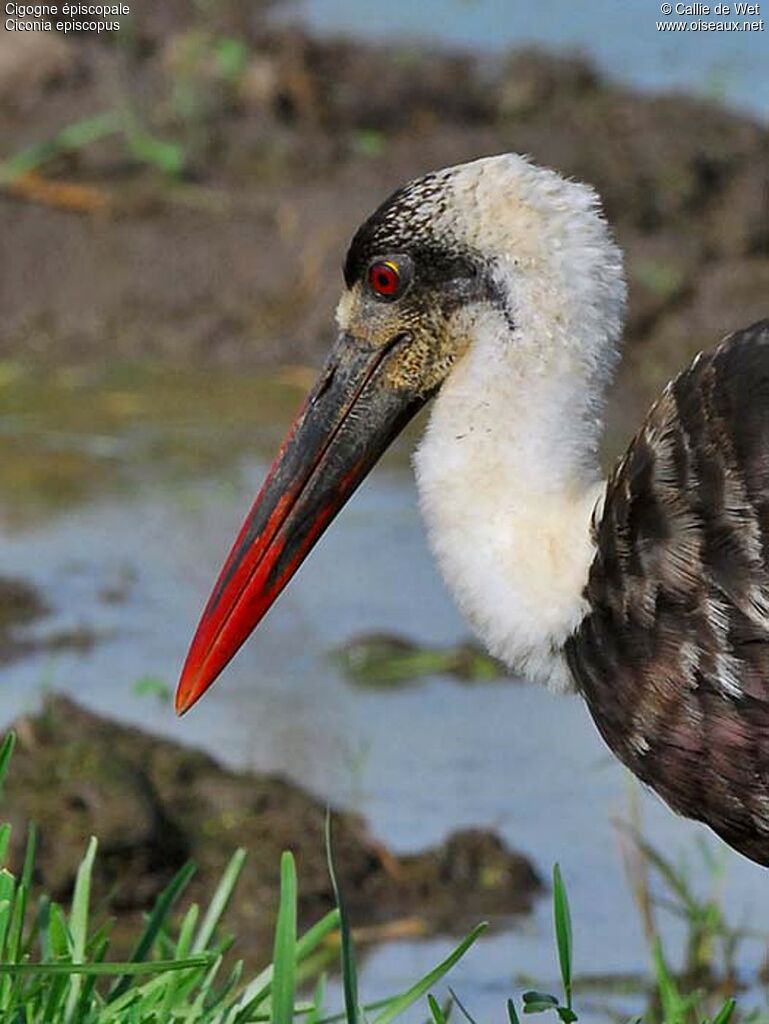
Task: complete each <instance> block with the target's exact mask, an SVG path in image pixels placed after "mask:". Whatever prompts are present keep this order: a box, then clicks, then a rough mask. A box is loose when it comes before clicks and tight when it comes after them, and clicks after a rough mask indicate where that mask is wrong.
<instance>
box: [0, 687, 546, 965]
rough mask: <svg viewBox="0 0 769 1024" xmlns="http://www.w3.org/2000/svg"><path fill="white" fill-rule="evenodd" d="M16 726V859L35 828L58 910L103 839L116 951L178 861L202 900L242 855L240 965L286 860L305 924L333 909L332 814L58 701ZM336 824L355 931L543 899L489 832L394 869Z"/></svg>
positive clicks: (429, 925)
mask: <svg viewBox="0 0 769 1024" xmlns="http://www.w3.org/2000/svg"><path fill="white" fill-rule="evenodd" d="M15 728H16V730H17V733H18V739H19V743H18V746H17V749H16V752H15V754H14V758H13V763H12V766H11V770H10V773H9V777H8V781H7V784H6V791H5V792H4V795H3V815H2V816H3V820H8V821H10V822H11V823H12V825H13V834H14V842H15V845H14V850H13V855H14V857H15V859H16V862H17V863H18V862H19V860H20V858H21V857H22V855H23V841H24V836H25V831H26V823H27V821H28V820H30V819H32V820H34V821H35V822H36V823H37V824H38V826H39V845H38V857H37V881H38V882H39V883H41V884H42V885H43V886H44V887H45V888H46V889H47V890H48V891H49V893H50V894H51V895H52V896H53V898H54V899H60V900H67V898H68V897H69V896H70V895H71V892H72V888H73V884H74V879H75V872H76V870H77V865H78V863H79V861H80V859H81V857H82V854H83V851H84V849H85V845H86V843H87V841H88V837H89V836H90V835H96V836H98V837H99V856H98V860H97V866H96V869H95V875H94V890H93V892H94V900H95V901H96V906H97V908H99V909H100V910H101V911H105V910H107V911H109V912H110V913H115V914H118V915H119V919H120V927H119V929H118V931H117V933H116V939H117V942H118V945H120V942H121V936H122V935H123V934H125V930H126V929H127V928H128V927H129V926H130V925H131V924H132V923H133V922H134V919H135V918H137V917H138V915H139V914H140V912H141V911H143V910H146V909H147V908H148V907H149V906H150V905H151V904H152V901H153V900H154V898H155V897H156V896H157V895H158V893H159V892H160V891H161V889H162V888H163V886H164V885H165V884H166V883H167V882H168V881H169V880H170V878H171V877H172V875H173V874H174V872H175V871H177V870H178V869H179V868H180V867H181V866H182V865H183V864H184V863H185V862H186V861H187V860H188V859H190V858H191V859H192V860H194V862H195V863H196V865H197V874H196V876H195V879H194V881H193V883H192V885H191V887H190V890H189V891H188V896H189V898H190V899H196V900H202V901H205V900H206V899H207V898H210V896H211V895H212V893H213V891H214V889H215V887H216V883H217V881H218V878H219V877H220V875H221V873H222V871H223V869H224V867H225V865H226V863H227V861H228V859H229V858H230V856H231V855H232V853H233V852H234V851H235V849H236V848H238V847H240V846H244V847H245V848H246V849H247V850H248V851H249V856H248V861H247V865H246V868H245V870H244V872H243V875H242V878H241V881H240V883H239V888H238V891H237V898H236V899H235V901H234V902H233V906H232V908H231V910H230V912H229V917H228V921H227V927H228V928H230V929H233V930H234V931H235V932H236V933H237V934H238V936H239V937H240V938H239V944H238V949H239V955H245V956H249V957H250V956H256V955H257V954H259V955H261V954H265V953H266V952H267V951H268V949H269V937H270V934H271V928H272V925H273V920H274V917H273V915H274V911H275V899H276V893H277V889H278V882H279V860H280V854H281V852H282V851H283V850H286V849H290V850H292V851H293V852H294V854H295V856H296V859H297V867H298V875H299V890H300V905H299V909H300V918H301V920H302V922H303V924H304V925H308V924H309V923H311V922H312V921H313V920H315V919H317V918H318V917H319V916H320V915H321V914H323V913H324V912H325V911H326V910H328V909H330V907H331V906H332V905H333V903H332V892H331V886H330V882H329V877H328V870H327V866H326V858H325V849H324V830H325V816H326V807H325V805H324V803H323V802H322V801H320V800H318V799H316V798H315V797H313V796H312V795H311V794H310V793H308V792H307V791H306V790H304V789H302V788H301V787H299V786H297V785H295V784H293V783H290V782H288V781H287V780H285V779H283V778H280V777H277V776H269V775H256V774H251V773H245V772H244V773H237V772H232V771H228V770H226V769H225V768H223V767H221V766H220V765H219V764H217V763H216V761H214V760H213V759H212V758H211V757H209V756H208V755H206V754H203V753H201V752H199V751H196V750H192V749H189V748H186V747H182V746H180V745H178V744H175V743H173V742H171V741H169V740H164V739H158V738H155V737H153V736H151V735H149V734H148V733H145V732H141V731H139V730H137V729H132V728H129V727H126V726H123V725H119V724H117V723H115V722H112V721H109V720H107V719H105V718H101V717H99V716H97V715H95V714H92V713H91V712H88V711H86V710H85V709H83V708H81V707H80V706H78V705H77V704H75V703H74V702H73V701H71V700H69V699H67V698H64V697H59V696H51V697H49V698H48V699H47V700H46V702H45V704H44V706H43V709H42V711H41V712H40V713H39V714H38V715H36V716H33V717H25V718H23V719H21V720H20V721H18V722H17V723H16V726H15ZM333 824H334V828H333V835H334V840H333V844H334V857H335V862H336V866H337V871H338V874H339V877H340V879H341V880H342V882H343V884H344V887H345V889H346V891H347V892H348V902H349V907H350V912H351V914H352V918H353V920H354V922H355V924H356V925H375V924H384V923H386V922H390V921H393V920H397V919H403V918H409V919H413V918H414V917H418V918H420V919H421V922H420V928H421V929H422V930H423V931H424V932H425V933H430V932H434V931H440V930H448V931H452V930H454V929H457V928H460V929H461V928H463V927H464V925H465V923H466V922H467V921H477V920H478V919H479V918H480V917H484V916H487V915H492V916H494V917H496V918H497V919H499V918H500V915H510V914H514V913H520V912H524V911H528V910H529V909H530V908H531V905H532V900H533V899H534V897H535V896H536V895H537V893H538V892H540V891H541V889H542V884H541V882H540V879H539V877H538V875H537V873H536V871H535V870H534V868H533V867H532V866H531V864H530V863H529V862H528V860H527V859H526V858H525V857H524V856H522V855H521V854H518V853H515V852H514V851H512V850H510V849H508V848H507V847H506V845H505V844H504V843H503V842H502V840H501V839H500V838H499V837H498V836H497V835H496V834H495V833H493V832H490V831H484V830H475V829H470V830H464V831H461V832H456V833H454V834H452V835H451V836H449V837H448V839H447V840H446V842H445V843H443V844H442V845H441V846H439V847H437V848H434V849H429V850H425V851H422V852H420V853H416V854H410V855H407V856H398V855H396V854H394V853H392V852H391V851H389V850H388V849H386V848H385V847H384V846H383V845H382V844H381V843H379V842H378V841H377V840H376V839H375V838H374V837H373V836H371V835H370V833H369V832H368V830H367V828H366V824H365V822H364V821H363V819H362V818H361V817H360V816H358V815H356V814H351V813H349V812H345V811H334V812H333ZM126 940H127V935H126Z"/></svg>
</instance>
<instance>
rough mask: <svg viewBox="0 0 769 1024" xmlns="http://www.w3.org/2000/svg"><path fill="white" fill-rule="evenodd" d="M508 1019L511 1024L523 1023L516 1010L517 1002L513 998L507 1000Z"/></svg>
mask: <svg viewBox="0 0 769 1024" xmlns="http://www.w3.org/2000/svg"><path fill="white" fill-rule="evenodd" d="M507 1019H508V1021H509V1022H510V1024H521V1021H520V1018H519V1016H518V1014H517V1013H516V1010H515V1003H514V1002H513V1000H512V999H508V1000H507Z"/></svg>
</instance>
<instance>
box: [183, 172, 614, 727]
mask: <svg viewBox="0 0 769 1024" xmlns="http://www.w3.org/2000/svg"><path fill="white" fill-rule="evenodd" d="M596 203H597V201H596V197H595V195H594V193H593V192H592V190H590V189H588V188H586V187H585V186H583V185H578V184H576V183H573V182H567V181H564V180H563V179H562V178H560V177H559V176H558V175H556V174H555V173H554V172H552V171H547V170H544V169H542V168H538V167H535V166H534V165H532V164H530V163H529V162H528V161H526V160H525V159H523V158H521V157H518V156H514V155H504V156H499V157H489V158H486V159H482V160H478V161H475V162H473V163H470V164H464V165H461V166H459V167H454V168H448V169H446V170H442V171H439V172H436V173H433V174H428V175H426V176H425V177H423V178H419V179H417V180H415V181H412V182H410V183H409V184H407V185H405V186H404V187H403V188H401V189H399V190H398V191H396V192H395V193H393V195H391V196H390V197H389V198H388V199H387V200H386V201H385V202H384V203H383V204H382V205H381V206H380V207H379V208H378V209H377V210H376V211H375V212H374V213H373V214H372V215H371V216H370V217H369V218H368V220H367V221H365V223H363V224H362V225H361V227H360V228H359V229H358V231H357V232H356V234H355V236H354V238H353V240H352V243H351V245H350V248H349V251H348V253H347V257H346V260H345V264H344V285H345V287H344V290H343V293H342V297H341V300H340V302H339V305H338V308H337V322H338V325H339V333H338V337H337V339H336V341H335V343H334V345H333V346H332V348H331V351H330V352H329V354H328V357H327V359H326V361H325V363H324V365H323V367H322V369H321V371H320V374H319V376H318V379H317V382H316V384H315V386H314V387H313V389H312V391H311V392H310V394H309V395H308V397H307V399H306V401H305V403H304V405H303V407H302V409H301V410H300V412H299V415H298V417H297V419H296V420H295V422H294V424H293V425H292V427H291V429H290V430H289V433H288V436H287V437H286V439H285V441H284V442H283V445H282V447H281V449H280V451H279V453H278V455H277V457H276V459H275V461H274V463H273V465H272V467H271V469H270V471H269V473H268V475H267V478H266V480H265V482H264V485H263V487H262V490H261V492H260V493H259V495H258V497H257V499H256V502H255V504H254V506H253V507H252V509H251V511H250V512H249V514H248V516H247V518H246V520H245V522H244V524H243V527H242V529H241V531H240V534H239V535H238V537H237V539H236V541H235V544H234V547H233V548H232V551H231V552H230V555H229V557H228V559H227V561H226V563H225V565H224V567H223V569H222V571H221V574H220V576H219V579H218V580H217V582H216V585H215V587H214V590H213V592H212V594H211V597H210V599H209V601H208V604H207V606H206V608H205V610H204V612H203V615H202V618H201V621H200V624H199V626H198V629H197V633H196V635H195V638H194V640H193V643H192V646H191V648H190V651H189V654H188V656H187V661H186V663H185V666H184V670H183V673H182V677H181V680H180V682H179V687H178V689H177V694H176V708H177V711H178V712H179V713H183V712H184V711H186V710H187V709H188V708H189V707H191V706H192V704H194V703H195V701H197V699H198V698H199V697H200V696H201V695H202V694H203V693H204V692H205V690H206V689H207V688H208V687H209V686H210V685H211V683H212V682H213V681H214V680H215V679H216V677H217V676H218V675H219V673H220V672H221V671H222V669H223V668H224V667H225V665H226V664H227V663H228V662H229V661H230V659H231V658H232V657H233V656H234V654H235V653H236V652H237V650H238V649H239V648H240V646H241V645H242V644H243V642H244V641H245V640H246V638H247V637H248V636H249V634H250V633H251V632H252V630H253V629H254V628H255V626H256V625H257V624H258V622H259V621H260V620H261V618H262V617H263V616H264V614H265V613H266V611H267V610H268V609H269V607H270V606H271V605H272V603H273V602H274V601H275V599H276V597H277V596H278V594H279V593H280V592H281V591H282V589H283V588H284V587H285V585H286V584H287V583H288V581H289V580H290V579H291V577H292V576H293V574H294V573H295V572H296V570H297V569H298V567H299V566H300V564H301V563H302V561H303V560H304V558H305V557H306V555H307V554H308V552H309V551H310V549H311V548H312V546H313V545H314V543H315V542H316V541H317V539H318V538H319V536H320V535H321V533H322V532H323V531H324V530H325V528H326V527H327V526H328V524H329V523H330V522H331V520H332V519H333V517H334V516H335V515H336V513H337V512H338V511H339V509H340V508H341V507H342V506H343V505H344V503H345V502H346V501H347V499H348V498H349V497H350V495H351V494H352V493H353V491H354V490H355V488H356V487H357V486H358V484H359V483H360V482H361V481H362V480H363V478H364V477H365V476H366V474H367V473H368V471H369V470H370V469H371V468H372V466H373V465H374V463H375V462H376V461H377V460H378V459H379V457H380V455H381V454H382V452H383V451H384V450H385V449H386V448H387V447H388V445H389V444H390V442H391V441H392V440H393V439H394V438H395V437H396V436H397V434H398V433H399V432H400V431H401V430H402V428H403V427H404V426H405V424H406V423H407V422H408V421H409V420H410V419H411V418H412V417H413V416H414V415H415V413H416V412H417V411H418V410H419V409H420V407H421V406H422V405H424V403H425V402H426V401H427V400H428V399H429V398H430V397H431V396H432V395H434V394H435V393H436V391H437V390H438V389H439V388H440V387H441V385H442V384H443V383H444V381H445V380H446V379H447V377H448V376H449V375H450V374H451V371H452V368H453V367H454V366H455V365H456V364H457V363H458V361H460V360H462V358H463V357H464V355H465V354H466V353H467V352H468V350H469V349H470V348H471V347H472V346H473V344H474V343H475V342H476V341H477V338H478V336H479V333H480V332H481V331H482V332H483V333H484V334H485V335H491V336H493V337H495V338H497V339H498V340H499V344H500V345H508V346H509V345H513V346H514V345H515V343H516V326H517V325H518V323H519V322H520V320H521V319H522V318H525V317H526V316H534V317H535V318H536V315H537V313H536V308H537V302H540V303H544V304H545V305H547V304H548V303H550V305H553V304H555V305H556V306H557V305H558V303H561V304H563V309H562V310H558V309H551V310H550V313H551V314H552V315H556V316H562V317H563V318H565V319H566V320H568V319H569V318H570V317H571V316H573V311H572V309H571V307H570V302H569V295H570V294H571V292H570V290H569V288H566V287H565V269H567V270H568V272H569V275H570V276H571V278H574V275H575V274H576V277H577V280H571V282H570V287H572V288H577V289H579V287H580V280H579V279H580V276H582V277H583V278H584V282H583V283H584V284H585V286H586V287H585V291H586V294H587V292H588V291H591V290H593V291H594V290H596V288H597V289H598V290H599V291H600V281H598V282H596V280H595V279H594V278H595V274H594V273H593V269H594V268H593V267H592V264H591V258H590V253H591V251H592V249H593V248H594V246H593V242H595V243H596V246H597V247H598V248H600V247H601V246H602V247H603V249H605V247H606V244H607V235H606V226H605V224H604V222H603V220H602V218H601V217H600V215H599V214H598V213H597V211H596ZM599 243H600V245H599ZM564 254H566V255H567V256H568V257H569V258H568V259H565V258H564ZM581 256H583V257H584V259H581V258H580V257H581ZM525 296H529V297H530V298H531V299H532V301H530V302H527V301H526V299H525ZM534 296H536V301H535V300H534V298H533V297H534ZM583 298H584V297H583ZM599 298H600V296H598V297H597V298H596V302H598V301H599ZM619 301H620V303H621V296H620V297H619ZM581 305H582V307H583V313H584V312H585V311H586V310H587V314H588V315H589V309H588V307H589V306H590V303H589V302H585V301H582V302H581ZM617 315H618V314H617ZM529 328H530V329H529V330H528V331H524V332H523V333H522V334H521V335H520V337H521V338H524V337H531V336H532V335H533V334H536V324H534V323H532V324H530V325H529ZM540 342H541V343H542V344H546V343H547V339H546V338H545V337H544V336H541V337H540ZM580 358H583V359H586V360H587V361H588V362H589V361H590V359H591V358H592V356H591V354H590V352H584V353H580Z"/></svg>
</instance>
